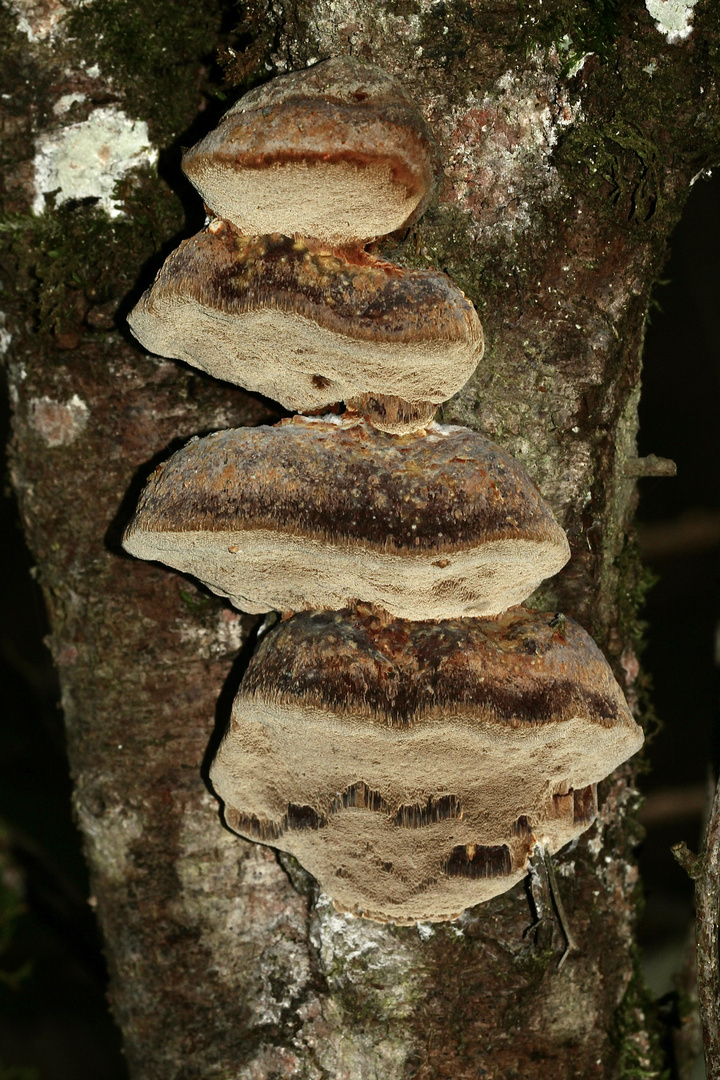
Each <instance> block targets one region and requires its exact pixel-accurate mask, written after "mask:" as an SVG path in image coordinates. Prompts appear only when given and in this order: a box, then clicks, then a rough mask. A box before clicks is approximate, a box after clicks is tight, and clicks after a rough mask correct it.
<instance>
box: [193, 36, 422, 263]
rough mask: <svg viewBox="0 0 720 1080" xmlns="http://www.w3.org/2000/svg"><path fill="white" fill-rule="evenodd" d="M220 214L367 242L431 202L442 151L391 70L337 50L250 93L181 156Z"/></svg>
mask: <svg viewBox="0 0 720 1080" xmlns="http://www.w3.org/2000/svg"><path fill="white" fill-rule="evenodd" d="M183 169H184V170H185V172H186V174H187V176H188V177H189V179H190V180H191V181H192V183H193V184H194V185H195V187H196V188H197V189H198V191H199V192H200V194H201V195H202V197H203V199H204V200H205V202H206V204H207V205H208V206H209V207H210V209H211V210H212V211H213V213H214V214H216V215H217V216H218V217H221V218H224V219H226V220H227V221H231V222H232V223H233V224H234V225H236V226H237V227H238V228H239V229H240V230H241V231H242V232H244V233H247V234H249V235H261V234H263V233H273V232H280V233H285V234H286V235H288V236H314V237H317V238H318V239H320V240H325V241H327V242H328V243H331V244H335V245H339V246H343V247H348V246H350V247H352V246H362V245H363V244H365V243H366V242H367V241H368V240H370V239H372V238H373V237H376V236H384V235H385V234H387V233H390V232H394V231H395V230H396V229H399V228H401V227H402V226H405V225H408V224H409V223H410V222H412V221H414V220H415V219H416V218H417V217H419V216H420V214H421V213H422V211H423V210H424V208H425V206H426V204H427V201H428V199H429V195H430V192H431V190H432V187H433V184H434V178H435V173H436V171H437V169H438V166H437V150H436V146H435V142H434V140H433V137H432V135H431V133H430V131H429V129H428V127H427V124H426V123H425V121H424V119H423V117H422V114H421V113H420V111H419V110H418V108H417V106H416V105H415V104H414V102H413V101H412V99H411V98H410V96H409V94H407V93H406V92H405V90H404V89H403V87H402V86H401V85H400V84H399V83H398V82H397V81H396V80H395V79H393V78H392V77H391V76H390V75H388V74H387V73H386V72H384V71H381V70H380V68H377V67H374V66H372V65H370V64H364V63H361V62H360V61H358V60H355V59H353V58H352V57H337V58H336V59H333V60H328V61H326V62H325V63H322V64H317V65H316V66H315V67H312V68H308V69H306V70H304V71H297V72H293V73H292V74H290V75H285V76H282V77H280V78H277V79H273V80H272V82H270V83H267V84H266V85H265V86H261V87H259V88H257V89H255V90H252V91H251V92H250V93H249V94H246V95H245V96H244V97H243V98H241V99H240V101H239V102H238V103H237V104H236V105H234V106H233V107H232V108H231V109H230V110H229V111H228V112H227V113H226V114H225V116H224V117H223V119H222V120H221V122H220V124H219V126H218V127H217V128H216V129H215V130H214V131H211V132H210V133H209V134H208V135H206V136H205V138H204V139H202V141H201V142H199V143H198V144H197V145H196V146H194V147H193V148H192V149H191V150H188V151H187V153H186V154H185V156H184V158H183Z"/></svg>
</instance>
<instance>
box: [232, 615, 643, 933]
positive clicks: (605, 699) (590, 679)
mask: <svg viewBox="0 0 720 1080" xmlns="http://www.w3.org/2000/svg"><path fill="white" fill-rule="evenodd" d="M556 623H557V620H555V619H554V617H553V615H552V614H546V613H537V612H532V611H528V610H525V609H522V608H514V609H512V610H510V611H508V612H506V613H505V614H504V615H503V616H501V617H500V618H499V619H497V620H492V621H483V620H477V619H475V620H470V619H463V620H457V621H454V622H442V623H429V622H414V623H411V622H404V621H401V620H394V621H389V622H388V621H387V620H381V619H379V618H378V617H376V616H374V615H373V614H372V612H370V611H369V610H368V611H363V610H362V609H360V610H358V611H355V612H347V611H339V612H327V611H323V612H305V613H302V614H298V615H295V616H293V617H292V618H291V619H288V620H286V621H285V622H282V623H281V624H280V625H279V626H278V627H277V628H275V629H274V630H271V631H269V632H268V634H267V635H266V637H264V638H263V639H262V641H261V643H260V646H259V648H258V650H257V652H256V654H255V656H254V657H253V659H252V660H251V662H250V665H249V667H248V670H247V672H246V675H245V677H244V679H243V682H242V683H241V686H240V690H239V693H238V695H237V698H236V700H235V703H234V706H233V711H232V719H231V723H230V728H229V731H228V733H227V734H226V736H225V739H224V741H223V743H222V745H221V747H220V749H219V751H218V754H217V757H216V759H215V762H214V764H213V766H212V769H211V779H212V783H213V785H214V787H215V790H216V792H217V794H218V795H219V797H220V798H221V799H222V800H223V802H224V804H225V808H224V813H225V820H226V822H227V823H228V825H229V826H230V827H231V828H233V829H234V830H235V831H237V832H239V833H241V834H242V835H244V836H246V837H248V838H250V839H253V840H259V841H261V842H263V843H268V844H271V845H272V846H274V847H277V848H280V849H281V850H284V851H288V852H290V853H291V854H293V855H294V856H295V857H296V858H297V859H298V860H299V861H300V863H301V864H302V865H303V866H304V867H305V868H306V869H307V870H309V871H310V872H311V873H312V874H313V875H314V876H315V877H316V878H317V879H318V881H319V883H320V885H321V887H322V888H323V890H324V891H326V892H327V893H329V894H330V896H332V897H333V899H334V900H335V902H336V903H337V904H338V906H340V907H341V908H344V909H346V910H349V911H352V912H355V913H357V914H363V915H365V916H366V917H370V918H375V919H380V920H387V919H393V920H395V921H398V922H409V921H414V920H425V919H430V920H433V919H447V918H453V917H455V916H457V915H458V914H459V913H460V912H461V911H462V910H464V908H466V907H469V906H471V905H473V904H477V903H479V902H481V901H483V900H487V899H489V898H490V897H492V896H494V895H496V894H497V893H500V892H503V891H505V890H506V889H508V888H510V887H511V886H512V885H513V884H515V882H516V881H518V880H519V879H520V878H521V877H522V876H523V874H524V873H525V872H526V868H527V858H528V854H529V852H530V851H531V849H532V847H533V845H534V844H535V843H536V842H540V843H542V844H544V845H545V846H546V848H547V849H548V850H549V851H551V852H552V851H556V850H558V849H559V848H560V847H562V846H563V845H564V844H566V843H567V842H568V841H569V840H571V839H573V838H574V837H576V836H578V835H579V834H580V833H582V832H583V831H584V830H585V829H586V828H588V826H589V825H590V824H591V823H592V820H593V818H594V815H595V807H596V802H595V790H594V785H595V784H596V783H597V781H599V780H601V779H602V778H603V777H605V776H607V775H608V774H609V773H610V772H612V770H613V769H615V768H616V767H617V766H618V765H620V764H621V763H622V762H623V761H625V760H626V759H627V758H628V757H630V756H631V755H632V754H634V753H635V752H636V751H637V750H638V749H639V747H640V746H641V744H642V740H643V736H642V732H641V729H640V728H639V727H638V725H637V724H636V723H635V721H634V720H633V718H632V715H631V714H630V711H629V709H628V707H627V704H626V702H625V699H624V697H623V695H622V692H621V690H620V688H619V687H618V685H617V683H616V682H615V680H614V678H613V676H612V672H611V671H610V668H609V666H608V664H607V662H606V661H605V659H604V658H603V656H602V654H601V653H600V651H599V649H598V648H597V646H596V645H595V644H594V642H593V641H592V639H591V638H590V637H589V636H588V634H587V633H586V632H585V631H584V630H583V629H582V628H581V627H580V626H578V625H577V624H576V623H573V622H572V621H571V620H566V621H565V622H564V623H563V624H562V628H561V629H558V628H557V627H556Z"/></svg>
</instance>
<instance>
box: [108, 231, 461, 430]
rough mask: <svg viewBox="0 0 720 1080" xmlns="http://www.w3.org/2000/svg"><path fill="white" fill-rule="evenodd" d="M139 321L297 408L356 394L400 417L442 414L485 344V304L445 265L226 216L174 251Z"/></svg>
mask: <svg viewBox="0 0 720 1080" xmlns="http://www.w3.org/2000/svg"><path fill="white" fill-rule="evenodd" d="M128 321H129V323H130V326H131V328H132V331H133V333H134V334H135V336H136V337H137V338H138V339H139V340H140V341H141V342H142V344H143V345H145V347H146V348H148V349H149V350H151V351H152V352H155V353H159V354H160V355H161V356H172V357H176V358H177V359H180V360H185V361H187V362H188V363H190V364H193V365H195V366H196V367H199V368H202V370H203V371H207V372H208V373H209V374H210V375H213V376H215V377H216V378H219V379H225V380H227V381H228V382H233V383H237V384H239V385H240V386H243V387H245V388H246V389H248V390H253V391H256V392H258V393H261V394H264V395H265V396H266V397H270V398H273V399H274V400H275V401H279V402H280V404H281V405H283V406H284V407H285V408H287V409H292V410H299V411H300V412H310V411H313V410H317V409H320V408H324V407H326V406H328V405H331V404H333V403H335V402H338V401H351V400H352V399H358V401H357V407H358V409H359V410H360V411H364V412H366V413H367V414H368V416H370V417H373V416H375V415H377V421H376V426H378V427H381V428H384V429H386V430H387V429H390V430H393V431H405V430H413V429H417V428H420V427H422V426H423V425H424V424H426V423H427V422H428V421H429V420H431V419H432V416H433V413H434V412H435V409H436V407H437V405H439V404H440V403H441V402H443V401H446V400H447V399H448V398H450V397H451V396H452V395H453V394H454V393H456V392H457V391H458V390H459V389H460V388H461V387H462V386H463V385H464V383H465V382H467V380H468V379H469V377H470V376H471V375H472V373H473V371H474V370H475V368H476V366H477V364H478V361H479V360H480V357H481V355H482V351H483V334H482V327H481V326H480V321H479V319H478V317H477V314H476V312H475V309H474V307H473V305H472V304H471V303H470V301H469V300H468V299H467V298H466V297H465V296H464V294H463V293H462V292H461V291H460V289H458V288H457V287H456V286H455V285H453V283H452V282H451V281H450V280H449V278H447V277H446V276H445V275H444V274H440V273H436V272H434V271H432V270H404V269H402V268H401V267H399V266H396V265H394V264H392V263H389V262H387V261H384V260H380V259H376V258H373V257H372V256H370V255H368V254H366V253H365V252H363V251H355V252H352V253H347V252H346V253H342V252H337V251H332V250H331V249H330V248H328V247H327V246H322V245H320V244H318V243H317V242H316V241H312V240H300V239H296V240H292V239H290V238H289V237H287V236H280V235H278V234H274V235H271V236H242V235H241V234H240V233H238V231H237V230H236V229H234V228H233V227H232V226H231V225H229V224H228V223H227V222H225V221H220V220H218V219H216V220H215V221H213V222H212V223H211V224H210V226H209V227H208V228H207V229H206V230H205V231H203V232H201V233H199V234H197V235H196V236H194V237H192V238H191V239H189V240H185V241H184V242H183V243H182V244H181V245H180V246H179V247H178V248H177V249H176V251H174V252H173V253H172V254H171V255H170V257H169V258H168V259H167V261H166V262H165V265H164V266H163V267H162V269H161V270H160V273H159V274H158V276H157V278H156V280H155V283H154V285H153V286H152V288H151V289H149V290H148V291H147V292H146V293H145V295H144V296H143V297H142V299H141V300H140V302H139V303H138V304H137V306H136V307H135V309H134V310H133V312H132V313H131V315H130V317H129V320H128ZM377 395H381V398H380V401H378V402H376V403H374V402H373V401H372V397H373V396H377ZM384 396H387V397H389V398H396V399H400V404H399V406H395V408H393V406H392V403H390V404H387V405H384V404H383V397H384Z"/></svg>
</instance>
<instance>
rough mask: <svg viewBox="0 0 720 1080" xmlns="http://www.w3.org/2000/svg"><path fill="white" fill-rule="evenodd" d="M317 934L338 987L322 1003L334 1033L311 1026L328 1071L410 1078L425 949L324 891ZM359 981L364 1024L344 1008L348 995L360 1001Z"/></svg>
mask: <svg viewBox="0 0 720 1080" xmlns="http://www.w3.org/2000/svg"><path fill="white" fill-rule="evenodd" d="M310 940H311V942H312V944H313V945H314V947H315V949H316V951H317V955H318V959H319V963H320V967H321V969H322V971H323V974H324V975H325V978H326V980H327V983H328V986H329V988H330V991H331V998H330V999H328V1000H327V1001H326V1003H325V1005H324V1008H323V1013H324V1018H325V1021H326V1022H327V1029H326V1030H327V1031H328V1032H329V1034H326V1035H325V1036H324V1037H323V1038H313V1037H312V1034H311V1030H312V1029H311V1025H308V1029H307V1030H306V1031H305V1032H304V1039H305V1041H306V1042H308V1044H309V1045H311V1046H312V1048H313V1051H314V1054H315V1057H316V1059H317V1061H318V1063H319V1064H320V1065H321V1066H322V1068H323V1070H324V1072H323V1075H329V1076H338V1077H340V1076H348V1077H350V1076H352V1077H358V1078H363V1080H365V1078H367V1080H371V1078H372V1077H382V1078H383V1080H403V1078H404V1077H405V1076H406V1075H407V1061H408V1059H409V1057H410V1055H411V1054H412V1053H413V1052H414V1051H415V1049H416V1046H415V1043H414V1039H413V1037H412V1035H411V1033H410V1031H409V1030H408V1025H407V1018H408V1017H410V1016H411V1015H412V1014H413V1012H414V1009H415V1008H416V1006H417V1001H418V999H419V997H420V995H421V989H420V978H419V976H420V971H419V957H420V955H421V954H420V952H419V951H417V952H416V951H415V949H414V948H413V947H412V945H411V944H410V942H409V940H405V939H401V938H399V937H398V935H397V933H396V932H395V929H394V927H392V926H390V925H385V924H382V923H375V922H370V921H369V920H366V919H361V918H357V917H355V916H353V915H347V914H341V913H340V912H338V911H337V910H336V908H335V907H334V905H333V902H332V900H331V899H330V897H329V896H326V895H325V894H322V895H321V896H320V897H319V898H318V901H317V903H316V906H315V911H314V914H313V920H312V924H311V927H310ZM417 948H418V950H419V949H420V948H421V942H419V941H418V942H417ZM355 987H358V988H361V989H362V998H363V1001H364V1011H365V1013H366V1016H367V1019H366V1020H365V1021H364V1022H363V1023H362V1024H357V1023H356V1022H355V1018H354V1017H353V1016H343V1015H341V1014H342V1010H343V1006H342V1004H341V1003H342V1001H343V998H345V997H346V996H347V999H348V1000H350V1001H352V1000H354V995H355V993H356V991H355ZM370 1018H371V1019H370Z"/></svg>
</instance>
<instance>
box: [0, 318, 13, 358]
mask: <svg viewBox="0 0 720 1080" xmlns="http://www.w3.org/2000/svg"><path fill="white" fill-rule="evenodd" d="M6 320H7V315H6V314H5V312H4V311H0V356H4V355H5V353H6V352H7V351H8V349H9V348H10V342H11V341H12V334H11V333H10V331H9V330H8V329H7V327H6V326H5V322H6Z"/></svg>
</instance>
